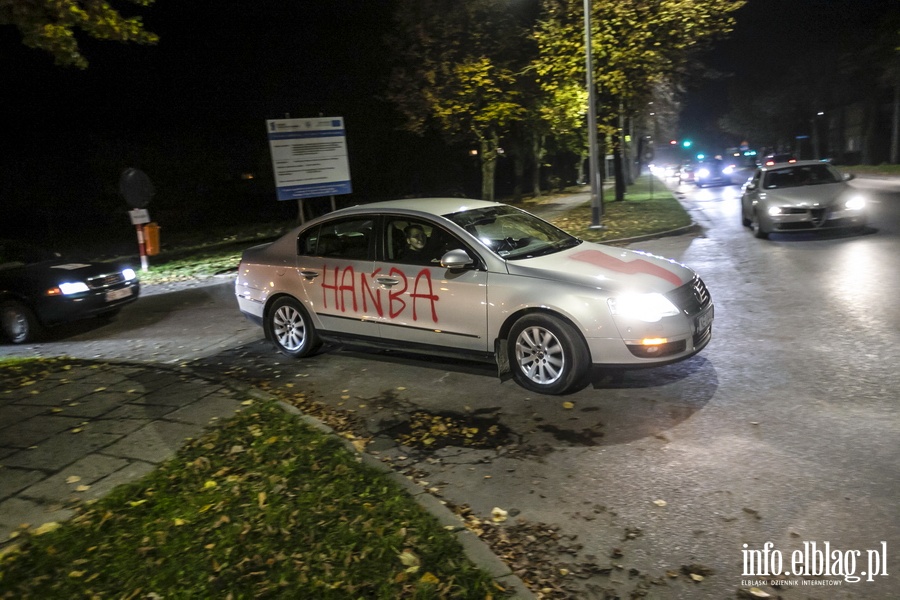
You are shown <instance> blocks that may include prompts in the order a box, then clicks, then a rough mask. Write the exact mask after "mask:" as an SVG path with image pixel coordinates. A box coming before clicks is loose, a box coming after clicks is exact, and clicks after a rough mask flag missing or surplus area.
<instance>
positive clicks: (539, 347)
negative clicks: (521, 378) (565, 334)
mask: <svg viewBox="0 0 900 600" xmlns="http://www.w3.org/2000/svg"><path fill="white" fill-rule="evenodd" d="M516 362H517V363H518V365H519V369H520V370H521V372H522V374H523V375H525V377H527V378H528V379H529V380H530V381H532V382H534V383H537V384H540V385H550V384H552V383H554V382H555V381H557V380H558V379H559V378H560V377H562V375H563V372H564V370H565V367H566V356H565V352H564V350H563V347H562V344H561V343H560V341H559V339H558V338H557V337H556V336H555V335H553V333H552V332H551V331H549V330H547V329H544V328H543V327H528V328H526V329H524V330H522V332H521V333H520V334H519V337H518V338H517V339H516Z"/></svg>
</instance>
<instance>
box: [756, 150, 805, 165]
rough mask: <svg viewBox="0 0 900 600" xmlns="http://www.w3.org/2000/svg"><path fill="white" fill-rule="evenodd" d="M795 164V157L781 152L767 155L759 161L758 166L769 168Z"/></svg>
mask: <svg viewBox="0 0 900 600" xmlns="http://www.w3.org/2000/svg"><path fill="white" fill-rule="evenodd" d="M795 162H797V157H796V156H794V155H793V154H791V153H789V152H782V153H776V154H767V155H766V156H764V157H762V159H760V161H759V164H760V166H762V167H771V166H774V165H777V164H779V163H795Z"/></svg>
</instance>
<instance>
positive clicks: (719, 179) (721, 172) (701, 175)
mask: <svg viewBox="0 0 900 600" xmlns="http://www.w3.org/2000/svg"><path fill="white" fill-rule="evenodd" d="M725 167H726V165H725V163H723V162H722V161H721V160H719V159H710V160H704V161H701V162H700V163H699V164H698V165H697V168H696V169H694V183H696V184H697V187H704V186H707V185H731V177H729V176H728V174H727V173H725Z"/></svg>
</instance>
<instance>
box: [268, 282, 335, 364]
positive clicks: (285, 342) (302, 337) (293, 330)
mask: <svg viewBox="0 0 900 600" xmlns="http://www.w3.org/2000/svg"><path fill="white" fill-rule="evenodd" d="M265 333H266V338H267V339H269V340H270V341H271V342H272V343H273V344H275V347H276V348H278V351H279V352H281V353H282V354H285V355H287V356H291V357H293V358H303V357H305V356H309V355H311V354H314V353H315V352H316V351H317V350H318V349H319V348H320V347H321V346H322V341H321V340H320V339H319V335H318V333H316V328H315V326H314V325H313V324H312V320H311V319H310V317H309V313H308V312H307V311H306V309H305V308H304V307H303V305H302V304H300V302H298V301H297V300H295V299H294V298H291V297H290V296H282V297H281V298H278V299H277V300H275V302H274V303H273V304H272V306H271V308H270V309H269V310H268V311H267V313H266V320H265Z"/></svg>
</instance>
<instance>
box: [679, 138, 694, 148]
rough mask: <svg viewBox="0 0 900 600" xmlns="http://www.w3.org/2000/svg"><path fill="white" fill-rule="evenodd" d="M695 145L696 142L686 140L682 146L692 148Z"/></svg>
mask: <svg viewBox="0 0 900 600" xmlns="http://www.w3.org/2000/svg"><path fill="white" fill-rule="evenodd" d="M693 143H694V142H692V141H691V140H684V141H683V142H681V145H682V146H684V147H685V148H690V147H691V144H693Z"/></svg>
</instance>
